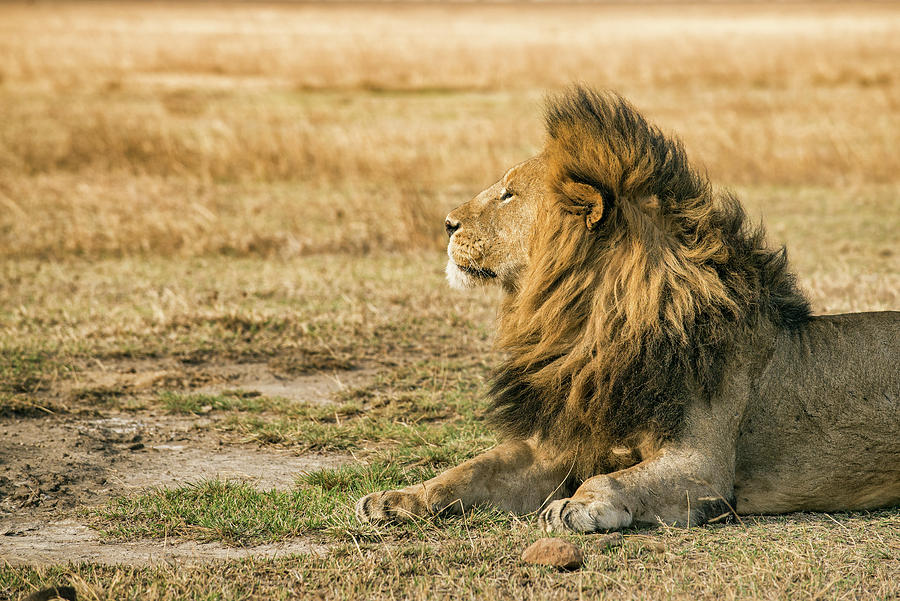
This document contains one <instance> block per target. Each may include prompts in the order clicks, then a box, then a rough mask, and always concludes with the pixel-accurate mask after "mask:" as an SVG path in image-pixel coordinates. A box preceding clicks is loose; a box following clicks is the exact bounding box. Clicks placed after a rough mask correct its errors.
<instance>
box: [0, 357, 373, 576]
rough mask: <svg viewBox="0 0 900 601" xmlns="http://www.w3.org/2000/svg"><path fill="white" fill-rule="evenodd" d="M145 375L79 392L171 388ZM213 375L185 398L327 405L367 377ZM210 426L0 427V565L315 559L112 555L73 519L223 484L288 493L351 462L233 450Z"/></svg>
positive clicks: (110, 418)
mask: <svg viewBox="0 0 900 601" xmlns="http://www.w3.org/2000/svg"><path fill="white" fill-rule="evenodd" d="M146 367H148V368H152V369H141V370H134V368H133V367H130V368H128V369H129V371H125V372H123V371H121V370H104V371H103V372H102V373H101V374H98V377H96V378H92V379H89V380H85V379H84V378H85V375H84V373H83V372H82V374H81V376H82V378H83V379H82V381H81V382H79V383H78V385H79V386H86V385H87V386H96V385H98V384H102V385H108V383H116V384H117V385H120V386H121V385H122V383H123V382H125V381H131V382H137V381H147V382H158V381H159V380H160V379H165V380H167V381H171V380H172V377H173V376H172V372H173V370H171V369H165V368H164V369H159V367H160V366H159V365H149V364H148V365H147V366H146ZM130 370H133V371H130ZM208 373H209V372H208ZM211 373H213V374H214V375H215V376H216V377H215V378H210V379H208V380H206V381H203V384H202V386H196V387H192V388H191V390H194V391H198V390H203V391H208V392H218V391H220V390H222V389H224V388H227V387H232V388H234V387H237V386H240V387H241V388H242V389H244V390H255V391H258V392H260V393H261V394H264V395H267V396H275V395H277V396H284V397H286V398H293V399H296V400H301V401H305V402H312V403H323V402H329V397H330V395H331V394H333V393H334V392H335V391H336V390H339V389H340V388H341V387H342V386H344V385H345V384H344V382H343V381H342V377H343V379H344V380H347V381H359V380H360V379H361V378H363V377H365V374H359V373H349V374H343V375H340V374H334V375H322V374H318V375H313V376H303V377H298V378H278V377H276V376H273V375H272V374H270V373H267V372H265V370H264V369H263V368H262V367H260V366H254V365H249V366H248V365H230V366H229V365H220V366H216V367H215V370H214V371H212V372H211ZM126 385H127V384H126ZM132 388H135V387H134V386H133V385H132ZM217 419H220V418H219V417H217V416H216V415H215V414H214V413H213V414H209V415H205V416H194V415H191V416H173V415H169V414H165V413H161V412H120V411H110V412H106V413H104V414H103V415H102V416H100V417H97V416H88V417H86V416H84V415H77V414H76V415H63V416H57V415H49V416H46V417H28V418H22V417H9V418H4V419H0V561H4V560H5V561H9V562H10V563H28V564H42V563H59V562H61V561H62V562H65V561H93V562H97V563H127V564H147V563H157V562H164V561H171V560H174V559H178V560H179V561H181V560H185V561H206V560H212V559H223V558H233V557H239V556H246V555H264V556H272V555H282V554H290V553H300V552H304V553H309V552H320V551H321V550H322V547H321V546H320V545H316V544H315V543H313V542H310V541H305V540H295V541H290V542H285V543H281V544H270V545H262V546H259V547H252V548H241V549H235V548H229V547H225V546H223V545H220V544H215V543H196V542H176V543H173V542H171V541H168V542H167V541H139V542H129V543H121V542H113V543H107V542H102V541H101V540H100V538H99V536H98V534H97V533H96V532H94V531H93V530H91V529H90V528H89V527H88V526H87V525H85V523H84V522H83V521H82V520H80V519H79V518H78V512H77V511H75V510H76V508H78V507H84V506H92V505H97V504H100V503H103V502H104V501H106V500H107V499H109V498H111V497H113V496H118V495H123V494H130V493H134V492H137V491H139V490H142V489H146V488H149V487H154V486H174V485H178V484H183V483H185V482H195V481H197V480H201V479H206V478H214V477H219V478H223V479H224V478H227V479H232V480H235V479H237V480H245V481H250V482H252V483H254V484H255V485H256V486H258V487H260V488H263V489H270V488H287V487H290V486H292V485H293V483H294V481H295V478H296V477H297V475H298V474H300V473H301V472H305V471H311V470H316V469H321V468H327V467H336V466H339V465H343V464H346V463H349V462H351V461H353V459H352V458H351V457H350V456H348V455H336V454H329V455H322V454H307V455H302V456H298V455H297V454H296V453H292V452H291V451H290V450H289V449H280V448H275V447H267V446H261V445H257V444H242V443H240V442H238V441H235V440H230V441H229V440H227V439H226V438H223V435H222V434H221V433H220V432H216V431H215V429H214V426H215V421H216V420H217Z"/></svg>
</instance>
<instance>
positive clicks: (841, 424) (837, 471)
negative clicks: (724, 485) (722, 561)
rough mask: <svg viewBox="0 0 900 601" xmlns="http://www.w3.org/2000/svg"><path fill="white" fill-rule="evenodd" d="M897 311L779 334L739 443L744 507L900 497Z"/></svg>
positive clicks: (762, 509) (829, 506)
mask: <svg viewBox="0 0 900 601" xmlns="http://www.w3.org/2000/svg"><path fill="white" fill-rule="evenodd" d="M898 341H900V312H896V311H894V312H878V313H854V314H845V315H828V316H817V317H813V318H811V319H810V321H809V322H808V323H807V324H805V325H804V326H803V327H801V328H799V329H798V330H796V331H791V332H783V333H782V334H781V335H780V336H779V339H778V342H777V344H776V347H775V352H774V354H773V356H772V359H771V361H770V362H769V364H768V366H767V368H766V370H765V371H764V373H763V374H762V376H761V377H760V380H759V382H758V386H757V387H755V391H754V393H753V394H752V398H751V401H750V405H749V407H748V411H747V417H746V419H745V420H744V422H743V424H742V427H741V434H740V437H739V439H738V446H737V464H736V474H735V497H736V502H737V504H738V511H740V512H742V513H776V512H783V511H793V510H835V509H851V508H858V509H861V508H867V507H878V506H884V505H890V504H895V503H897V502H900V461H898V458H900V369H898V365H900V342H898Z"/></svg>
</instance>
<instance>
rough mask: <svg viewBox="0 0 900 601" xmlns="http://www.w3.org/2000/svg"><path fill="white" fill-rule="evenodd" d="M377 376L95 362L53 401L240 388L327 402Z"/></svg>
mask: <svg viewBox="0 0 900 601" xmlns="http://www.w3.org/2000/svg"><path fill="white" fill-rule="evenodd" d="M374 374H375V370H374V369H371V368H360V369H353V370H326V371H317V372H313V373H295V372H294V371H293V370H291V369H288V368H287V367H285V366H284V365H281V364H278V363H274V364H273V363H272V362H252V363H228V362H225V363H221V362H208V363H199V364H193V363H190V362H185V361H182V360H179V359H175V358H164V359H140V360H125V361H116V362H100V361H94V362H92V364H91V365H88V366H83V367H82V369H81V370H80V371H78V372H76V373H75V374H74V375H73V377H72V378H71V379H70V380H66V381H62V382H59V383H58V384H57V390H56V391H54V394H53V396H56V397H58V398H64V399H69V400H71V401H98V400H103V399H109V398H114V397H121V396H136V397H140V396H142V395H146V394H151V393H154V392H156V391H159V390H180V391H192V392H203V393H212V394H218V393H221V392H223V391H229V390H236V389H240V390H243V391H246V392H256V393H259V394H261V395H265V396H271V397H282V398H286V399H289V400H292V401H299V402H305V403H326V402H329V401H331V400H332V398H333V396H334V395H335V394H336V393H338V392H340V391H342V390H345V389H347V388H350V387H354V386H359V385H361V384H363V383H366V382H368V381H369V380H371V379H372V377H373V376H374Z"/></svg>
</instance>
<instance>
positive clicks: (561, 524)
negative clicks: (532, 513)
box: [538, 499, 631, 534]
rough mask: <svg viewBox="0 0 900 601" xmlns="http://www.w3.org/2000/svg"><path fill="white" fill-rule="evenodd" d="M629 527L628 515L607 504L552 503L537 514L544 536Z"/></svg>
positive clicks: (590, 502) (562, 500) (629, 517)
mask: <svg viewBox="0 0 900 601" xmlns="http://www.w3.org/2000/svg"><path fill="white" fill-rule="evenodd" d="M630 524H631V512H629V511H628V510H627V509H625V508H616V507H615V506H614V505H613V504H612V503H610V502H609V501H589V502H584V501H576V500H575V499H560V500H559V501H553V502H552V503H550V504H549V505H547V507H545V508H544V510H543V511H542V512H541V514H540V516H539V517H538V525H539V526H540V527H541V530H543V531H544V532H546V533H547V534H553V533H558V532H598V531H601V530H617V529H619V528H625V527H626V526H628V525H630Z"/></svg>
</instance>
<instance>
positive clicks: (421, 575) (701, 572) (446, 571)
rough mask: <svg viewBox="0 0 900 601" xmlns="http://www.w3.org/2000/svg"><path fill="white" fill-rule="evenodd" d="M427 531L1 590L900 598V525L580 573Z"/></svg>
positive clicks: (530, 536)
mask: <svg viewBox="0 0 900 601" xmlns="http://www.w3.org/2000/svg"><path fill="white" fill-rule="evenodd" d="M443 526H444V525H442V527H441V528H440V529H437V528H434V527H430V526H428V525H423V527H422V528H421V529H420V530H418V531H416V532H415V533H412V532H411V533H410V534H408V535H400V536H398V535H395V534H390V533H385V534H384V535H383V536H382V538H381V539H378V540H366V539H365V538H356V539H355V540H354V539H350V540H346V541H345V542H339V543H337V544H335V546H334V547H333V548H332V549H331V550H330V552H329V553H328V554H327V555H325V556H320V555H317V554H306V555H299V556H295V557H290V558H284V559H252V560H243V561H228V562H223V563H216V564H207V565H201V566H190V565H184V564H173V565H162V566H159V567H154V568H136V567H128V566H120V567H106V566H95V565H89V564H81V565H70V566H50V567H30V568H20V569H10V568H0V587H2V588H0V590H21V591H27V590H29V589H31V590H33V589H35V588H38V587H43V586H49V585H53V584H59V583H63V582H68V583H71V584H73V585H74V586H75V587H76V589H77V590H78V591H79V598H87V599H147V598H152V599H166V600H168V599H179V598H185V597H190V598H200V599H257V598H258V599H287V598H298V597H299V598H311V599H315V598H327V599H331V598H333V599H358V598H361V597H368V598H385V599H387V598H406V599H451V598H452V599H455V598H476V597H477V598H479V599H488V600H492V599H508V598H511V597H516V598H523V599H577V598H583V597H591V598H616V599H646V598H691V599H746V598H755V599H786V598H790V599H822V598H825V599H890V598H894V597H895V596H896V595H897V593H898V589H897V583H896V579H895V578H893V574H895V573H896V571H897V568H898V555H897V553H898V550H897V546H896V538H895V536H894V532H895V530H896V528H897V527H898V524H897V518H896V515H892V514H891V513H886V512H880V513H873V514H868V515H836V516H833V517H832V516H823V515H817V514H809V515H804V516H792V517H789V518H781V517H777V518H750V519H748V520H746V522H745V527H734V526H706V527H701V528H692V529H690V530H680V529H678V530H675V529H673V530H662V531H658V532H653V533H647V532H632V533H628V534H626V537H625V543H624V544H623V545H621V546H619V547H614V548H605V547H604V546H601V545H598V544H597V542H596V537H594V536H580V537H572V539H571V540H573V541H574V542H575V543H576V544H577V545H579V546H580V547H581V548H582V549H583V550H584V552H585V557H586V565H585V567H584V568H583V569H582V570H581V571H579V572H577V573H572V574H570V573H564V572H563V573H561V572H557V571H555V570H552V569H548V568H542V567H536V566H528V565H524V564H522V563H521V562H520V561H519V559H518V555H519V553H521V550H522V549H523V548H524V547H525V546H526V545H527V544H529V543H530V542H531V541H532V540H534V538H535V537H536V536H537V535H536V533H535V532H534V530H533V529H532V528H530V527H529V525H527V524H521V523H512V524H509V523H504V524H497V525H496V526H497V527H492V526H490V525H489V524H479V525H478V529H477V530H476V531H475V532H474V533H473V532H472V529H470V530H469V531H468V534H467V532H466V529H465V528H463V527H459V526H457V527H456V528H449V529H448V528H446V527H443Z"/></svg>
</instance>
